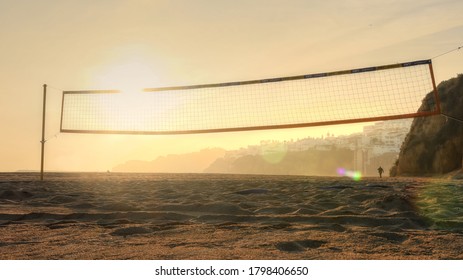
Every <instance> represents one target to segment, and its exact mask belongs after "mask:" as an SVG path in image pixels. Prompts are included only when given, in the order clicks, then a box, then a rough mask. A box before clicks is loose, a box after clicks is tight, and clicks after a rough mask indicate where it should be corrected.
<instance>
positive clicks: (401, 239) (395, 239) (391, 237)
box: [371, 232, 408, 243]
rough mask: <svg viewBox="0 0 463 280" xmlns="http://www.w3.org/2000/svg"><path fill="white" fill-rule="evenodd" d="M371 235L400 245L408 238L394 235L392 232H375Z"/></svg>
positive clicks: (402, 235)
mask: <svg viewBox="0 0 463 280" xmlns="http://www.w3.org/2000/svg"><path fill="white" fill-rule="evenodd" d="M371 235H373V236H377V237H381V238H385V239H387V240H388V241H390V242H393V243H402V242H404V241H405V240H407V239H408V236H406V235H404V234H398V233H394V232H375V233H372V234H371Z"/></svg>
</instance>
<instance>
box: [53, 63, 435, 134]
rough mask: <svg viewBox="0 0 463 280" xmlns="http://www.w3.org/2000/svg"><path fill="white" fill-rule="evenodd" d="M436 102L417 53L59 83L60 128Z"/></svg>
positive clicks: (279, 120) (428, 70) (314, 120)
mask: <svg viewBox="0 0 463 280" xmlns="http://www.w3.org/2000/svg"><path fill="white" fill-rule="evenodd" d="M428 93H433V94H431V95H430V96H431V98H429V97H428V98H425V96H426V95H427V94H428ZM439 107H440V106H439V97H438V93H437V89H436V85H435V81H434V75H433V70H432V62H431V60H420V61H413V62H406V63H398V64H391V65H383V66H375V67H368V68H360V69H352V70H344V71H336V72H328V73H318V74H308V75H299V76H291V77H281V78H271V79H263V80H252V81H241V82H230V83H218V84H204V85H193V86H178V87H161V88H147V89H144V90H143V91H141V92H138V93H124V92H121V91H117V90H95V91H64V92H63V99H62V110H61V132H71V133H109V134H188V133H208V132H228V131H246V130H261V129H280V128H297V127H310V126H321V125H333V124H347V123H357V122H368V121H380V120H392V119H401V118H413V117H420V116H428V115H435V114H439V113H440V108H439ZM418 108H421V109H420V110H419V111H418Z"/></svg>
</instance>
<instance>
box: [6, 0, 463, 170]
mask: <svg viewBox="0 0 463 280" xmlns="http://www.w3.org/2000/svg"><path fill="white" fill-rule="evenodd" d="M462 14H463V1H461V0H449V1H444V0H421V1H416V0H412V1H404V0H397V1H385V0H378V1H377V0H370V1H360V0H346V1H328V0H327V1H321V0H320V1H313V0H312V1H310V0H305V1H297V0H293V1H275V0H262V1H261V0H254V1H241V0H234V1H229V0H208V1H206V0H202V1H201V0H196V1H187V0H184V1H155V0H150V1H148V0H138V1H135V0H132V1H121V0H92V1H90V0H74V1H71V0H67V1H63V0H60V1H58V0H40V1H33V0H27V1H25V0H0V38H1V44H0V120H1V121H0V129H1V130H0V131H1V140H0V144H1V145H0V159H1V160H0V171H14V170H18V169H38V168H39V166H40V163H39V162H40V142H39V141H40V138H41V110H42V104H41V102H42V84H44V83H47V84H49V86H50V87H49V94H48V97H49V99H48V107H47V110H48V111H47V121H48V125H47V139H49V141H48V142H47V145H46V148H47V150H46V168H47V169H49V170H79V171H88V170H95V171H101V170H103V171H104V170H106V169H111V168H112V167H113V166H115V165H116V164H118V163H121V162H124V161H126V160H129V159H141V160H152V159H155V158H156V157H157V156H159V155H165V154H169V153H174V154H177V153H184V152H190V151H195V150H198V149H201V148H205V147H217V146H220V147H225V148H237V147H240V146H246V145H248V144H255V143H258V142H259V141H260V140H266V139H281V140H283V139H291V138H302V137H306V136H308V135H316V136H318V135H321V134H326V132H328V131H329V132H332V133H333V132H334V133H336V134H338V133H341V132H342V131H345V128H338V127H322V128H305V129H292V130H275V131H257V132H242V133H225V134H207V135H180V136H111V135H80V134H59V114H60V112H59V111H60V102H61V90H84V89H108V88H110V89H113V88H115V89H117V88H126V87H139V88H147V87H159V86H175V85H188V84H198V83H215V82H225V81H236V80H249V79H259V78H268V77H278V76H289V75H296V74H304V73H317V72H323V71H334V70H341V69H349V68H354V67H365V66H372V65H379V64H390V63H396V62H403V61H412V60H417V59H427V58H431V57H434V56H436V55H438V54H440V53H443V52H445V51H448V50H451V49H453V48H456V47H458V46H461V45H463V21H462V20H461V18H462V16H461V15H462ZM433 64H434V70H435V74H436V79H437V81H438V82H439V81H441V80H445V79H448V78H451V77H454V76H456V74H457V73H462V71H463V69H462V65H463V50H461V51H458V52H453V53H452V54H449V55H446V56H443V57H440V58H437V59H436V60H434V61H433ZM357 129H359V126H357ZM55 135H56V137H55Z"/></svg>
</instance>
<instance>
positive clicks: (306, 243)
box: [275, 239, 328, 253]
mask: <svg viewBox="0 0 463 280" xmlns="http://www.w3.org/2000/svg"><path fill="white" fill-rule="evenodd" d="M326 243H328V242H326V241H322V240H310V239H307V240H299V241H290V242H279V243H277V244H276V245H275V247H276V248H277V249H278V250H280V251H283V252H289V253H295V252H302V251H305V250H307V249H316V248H319V247H320V246H322V245H324V244H326Z"/></svg>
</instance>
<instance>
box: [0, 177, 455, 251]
mask: <svg viewBox="0 0 463 280" xmlns="http://www.w3.org/2000/svg"><path fill="white" fill-rule="evenodd" d="M37 179H38V175H37V174H33V173H3V174H0V259H3V260H5V259H47V260H48V259H463V181H461V180H439V179H423V178H382V179H380V178H363V179H362V180H360V181H353V180H352V179H350V178H341V177H295V176H257V175H214V174H123V173H104V174H103V173H52V174H46V180H45V181H44V182H40V181H38V180H37Z"/></svg>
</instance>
